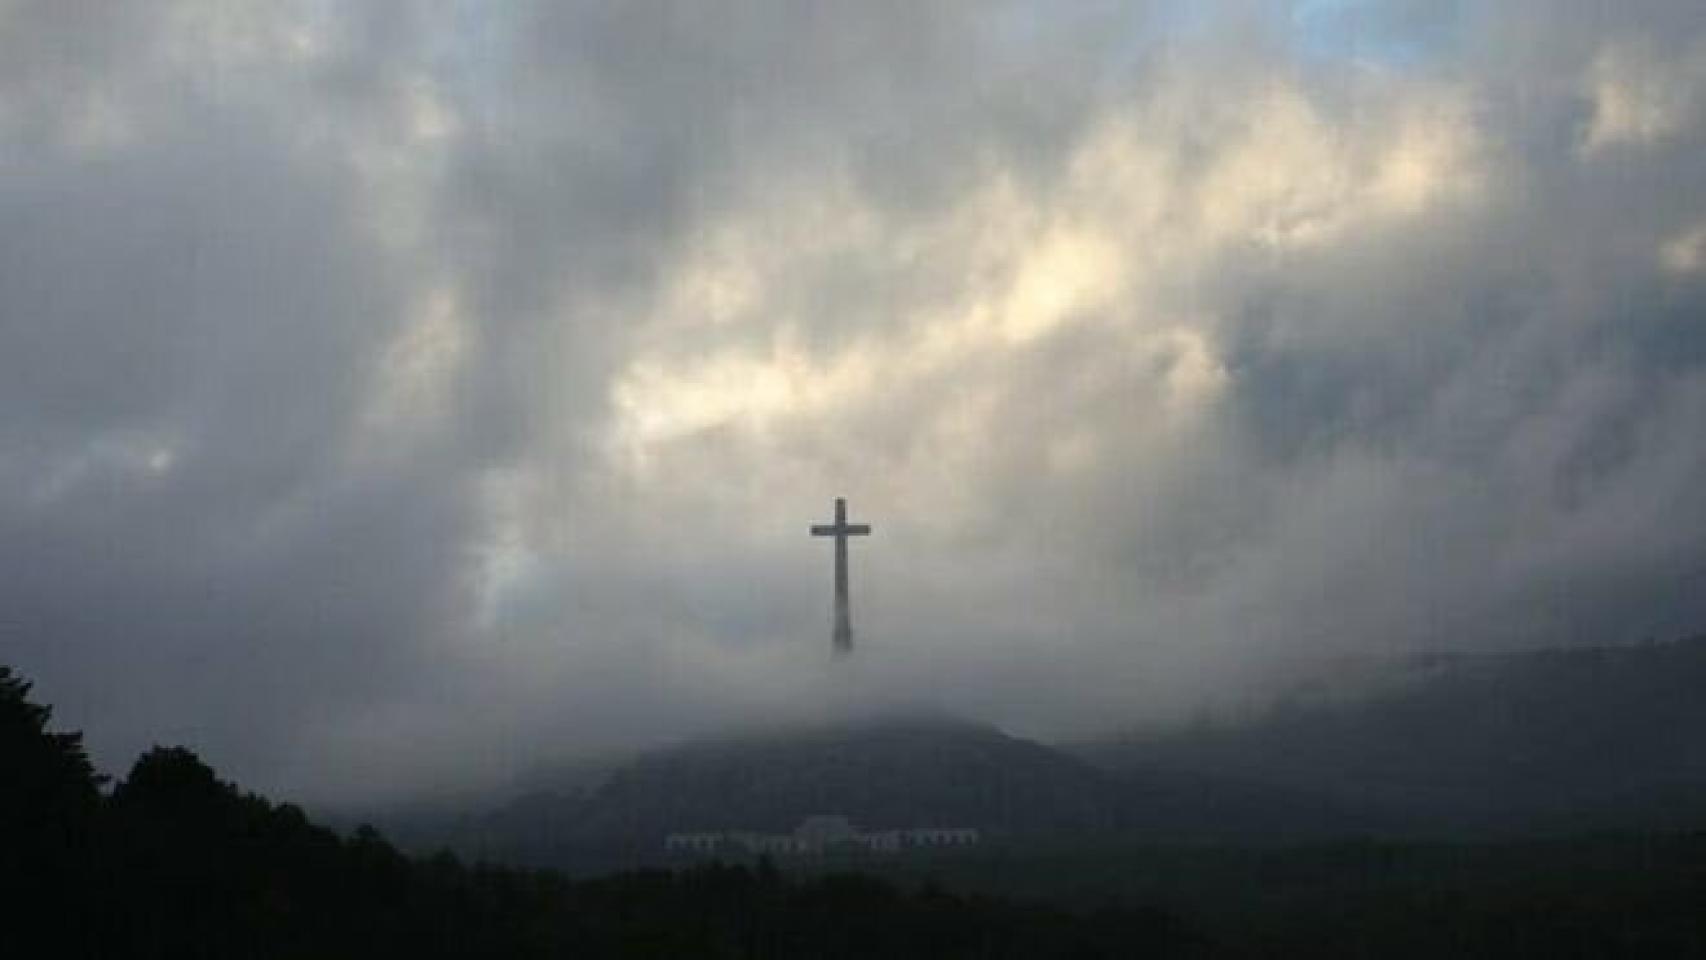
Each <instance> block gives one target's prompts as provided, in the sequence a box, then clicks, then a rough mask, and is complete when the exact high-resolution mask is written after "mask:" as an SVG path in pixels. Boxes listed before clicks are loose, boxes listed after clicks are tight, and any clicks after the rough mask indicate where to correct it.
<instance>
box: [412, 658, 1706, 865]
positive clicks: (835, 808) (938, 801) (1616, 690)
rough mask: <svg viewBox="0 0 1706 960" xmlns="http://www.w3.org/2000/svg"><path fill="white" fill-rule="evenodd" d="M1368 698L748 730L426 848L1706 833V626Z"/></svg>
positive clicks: (1516, 662)
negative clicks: (1125, 714)
mask: <svg viewBox="0 0 1706 960" xmlns="http://www.w3.org/2000/svg"><path fill="white" fill-rule="evenodd" d="M1322 689H1324V688H1322ZM1362 689H1363V692H1362V694H1361V695H1359V696H1354V697H1352V696H1348V695H1346V694H1344V693H1343V691H1336V694H1335V695H1334V696H1332V697H1327V696H1313V697H1312V696H1310V695H1308V694H1307V693H1305V694H1300V695H1299V696H1297V697H1294V698H1292V699H1288V700H1285V701H1282V702H1280V703H1278V704H1276V705H1274V706H1272V707H1271V708H1269V709H1267V710H1265V711H1263V712H1261V713H1259V714H1256V715H1252V716H1249V717H1246V718H1243V719H1241V720H1237V721H1223V722H1220V723H1202V724H1198V725H1194V726H1191V727H1184V728H1177V729H1175V730H1173V731H1172V732H1169V733H1164V734H1153V733H1151V734H1148V735H1145V736H1132V737H1123V738H1108V739H1102V740H1097V741H1087V742H1075V743H1067V744H1061V745H1052V746H1051V745H1046V744H1043V743H1039V742H1036V741H1032V740H1027V739H1023V738H1019V737H1015V736H1012V735H1009V734H1007V733H1004V732H1002V731H1001V730H999V729H996V728H995V727H992V726H989V725H986V724H981V723H977V722H973V721H970V720H965V719H958V718H952V717H947V716H943V715H940V714H919V713H910V714H909V713H904V712H902V713H896V714H891V715H883V714H875V713H873V714H869V715H865V716H862V717H858V718H847V717H844V718H841V719H838V720H835V721H833V722H831V721H821V722H817V723H807V722H800V723H796V724H793V725H777V726H774V727H769V728H747V729H743V730H740V731H737V732H730V733H726V734H723V735H720V736H713V737H707V738H703V739H699V740H694V741H688V742H685V743H681V744H678V745H676V746H673V747H669V748H665V749H660V750H655V751H650V752H646V753H643V754H640V755H637V756H635V757H633V758H630V759H628V760H626V761H623V762H613V763H611V764H610V765H609V766H608V767H605V768H602V769H601V770H599V771H592V770H588V769H579V770H577V771H574V772H573V775H572V776H570V775H565V777H564V778H563V779H562V780H560V781H559V783H558V784H557V785H556V786H554V787H543V788H539V789H533V790H530V791H528V792H526V793H524V794H522V795H521V796H518V797H515V798H514V799H512V800H510V801H508V802H506V803H503V804H501V805H498V806H495V807H493V808H491V809H488V810H485V811H466V812H465V813H466V814H467V815H465V816H463V817H460V818H458V819H457V820H456V821H455V822H454V823H451V822H450V821H446V820H440V821H438V822H436V823H431V824H425V825H421V824H416V825H414V826H415V828H416V830H415V833H414V838H415V839H416V840H417V841H419V842H421V843H437V842H450V843H452V844H453V845H455V846H457V847H458V848H459V849H462V850H464V851H465V852H468V853H470V854H473V855H476V856H483V857H492V858H496V859H500V860H511V861H515V862H523V863H538V864H549V865H556V866H569V867H577V866H579V865H582V864H585V863H593V864H604V863H625V862H636V861H637V862H645V861H647V860H657V859H660V858H661V855H662V852H663V851H662V841H663V838H664V837H665V836H666V835H667V834H670V833H676V832H694V831H709V832H716V831H735V830H748V831H756V832H771V833H781V832H787V831H789V830H791V829H792V828H793V827H794V826H795V825H797V824H798V823H799V822H800V821H801V820H802V819H804V818H805V817H807V816H811V815H816V814H839V815H843V816H847V817H849V818H850V819H851V820H853V821H854V822H855V823H856V824H857V825H859V826H860V827H862V828H866V829H873V830H875V829H894V828H908V827H922V826H937V827H946V826H952V827H974V828H977V829H978V830H979V831H981V832H982V834H983V836H984V837H985V838H986V840H987V841H988V842H991V843H996V844H1005V843H1013V842H1017V843H1031V842H1036V841H1043V840H1046V841H1051V842H1054V841H1058V842H1065V843H1086V844H1092V845H1094V844H1098V843H1104V842H1110V841H1114V840H1121V841H1144V842H1164V843H1175V842H1190V843H1198V842H1238V843H1257V844H1267V843H1289V842H1296V841H1300V840H1320V839H1326V838H1334V837H1338V838H1348V837H1361V836H1389V837H1421V836H1435V837H1467V836H1505V837H1518V836H1529V835H1558V834H1561V833H1565V832H1568V831H1571V830H1580V829H1636V830H1652V829H1694V828H1698V827H1700V826H1701V825H1702V824H1706V748H1703V747H1702V744H1701V740H1700V737H1699V736H1698V733H1699V731H1701V730H1703V729H1706V698H1702V697H1701V695H1700V693H1701V691H1703V690H1706V638H1695V639H1690V640H1682V641H1676V642H1670V643H1654V644H1646V645H1640V646H1631V647H1616V648H1590V649H1580V650H1547V651H1536V652H1526V653H1510V654H1487V655H1425V656H1417V657H1408V658H1403V659H1399V660H1394V661H1391V662H1389V663H1388V664H1387V665H1386V668H1385V670H1384V676H1383V677H1381V678H1380V679H1379V680H1378V682H1375V681H1374V680H1370V681H1369V683H1368V684H1367V685H1366V686H1365V687H1364V688H1362ZM548 779H549V778H544V780H548ZM542 782H543V781H542ZM404 835H405V837H407V836H409V833H408V831H405V832H404Z"/></svg>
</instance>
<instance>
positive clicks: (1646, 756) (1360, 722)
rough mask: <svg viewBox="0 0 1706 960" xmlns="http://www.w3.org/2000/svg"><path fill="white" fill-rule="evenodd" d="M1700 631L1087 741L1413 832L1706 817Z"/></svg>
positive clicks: (1412, 674)
mask: <svg viewBox="0 0 1706 960" xmlns="http://www.w3.org/2000/svg"><path fill="white" fill-rule="evenodd" d="M1702 731H1706V637H1694V638H1691V639H1686V640H1679V641H1675V642H1668V643H1649V644H1644V645H1638V646H1625V647H1594V648H1586V649H1571V650H1541V651H1533V652H1523V653H1506V654H1477V655H1470V654H1441V655H1421V656H1415V657H1409V658H1405V659H1404V660H1402V661H1399V662H1397V663H1394V664H1392V665H1391V669H1390V671H1389V677H1388V678H1387V682H1386V683H1385V684H1384V686H1383V687H1382V688H1380V689H1379V691H1378V692H1375V693H1370V694H1369V695H1367V696H1365V697H1362V698H1353V699H1337V700H1328V699H1314V700H1311V699H1307V698H1301V697H1300V698H1297V699H1294V700H1291V701H1288V702H1284V703H1281V704H1279V705H1277V706H1276V707H1274V708H1273V709H1271V710H1270V711H1268V712H1267V713H1265V714H1264V715H1262V716H1260V717H1259V718H1255V719H1250V720H1246V721H1243V722H1238V723H1225V724H1220V725H1215V724H1203V725H1199V726H1197V727H1195V728H1192V729H1188V730H1182V731H1176V732H1173V733H1170V734H1166V735H1159V736H1157V735H1149V736H1142V737H1130V738H1124V739H1118V738H1116V739H1110V740H1104V741H1100V742H1094V743H1085V744H1079V745H1076V746H1075V747H1074V753H1076V754H1077V755H1079V756H1081V757H1084V758H1085V759H1087V760H1089V761H1091V762H1094V763H1096V764H1097V765H1099V766H1101V767H1103V768H1104V769H1107V770H1110V771H1142V772H1144V773H1145V774H1148V775H1157V776H1171V775H1184V774H1189V775H1208V776H1217V777H1228V778H1235V779H1237V780H1240V781H1243V782H1248V783H1253V784H1261V785H1266V786H1271V787H1276V788H1290V789H1302V790H1308V791H1310V792H1312V793H1315V794H1317V795H1320V796H1322V797H1323V798H1326V799H1329V800H1331V801H1332V802H1333V803H1335V804H1336V805H1339V806H1342V807H1345V808H1349V809H1356V810H1361V811H1364V812H1365V813H1367V814H1368V815H1369V816H1370V817H1371V818H1373V819H1374V820H1376V821H1378V822H1384V823H1386V824H1389V825H1390V826H1392V827H1396V828H1401V829H1405V830H1420V831H1435V832H1463V831H1494V832H1507V833H1508V832H1524V831H1529V832H1534V831H1554V832H1556V831H1560V830H1566V829H1572V828H1615V827H1622V828H1641V829H1652V828H1657V827H1664V826H1673V827H1678V826H1680V827H1697V826H1699V825H1700V824H1701V823H1702V822H1706V737H1703V736H1702Z"/></svg>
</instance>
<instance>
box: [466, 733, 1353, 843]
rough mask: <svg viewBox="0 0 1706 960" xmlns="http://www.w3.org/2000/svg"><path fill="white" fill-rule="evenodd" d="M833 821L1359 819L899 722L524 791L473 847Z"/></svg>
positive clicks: (668, 753) (1080, 830) (1276, 826)
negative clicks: (583, 788)
mask: <svg viewBox="0 0 1706 960" xmlns="http://www.w3.org/2000/svg"><path fill="white" fill-rule="evenodd" d="M825 813H830V814H840V815H844V816H847V817H849V818H850V819H851V820H853V822H854V823H855V824H857V825H858V826H860V827H862V828H865V829H873V830H876V829H889V828H907V827H927V826H935V827H975V828H977V829H978V830H979V831H981V832H982V833H983V835H984V836H985V837H986V838H987V839H989V840H993V841H997V842H999V841H1008V840H1034V839H1044V838H1046V839H1051V840H1072V839H1081V840H1082V839H1095V838H1102V839H1105V838H1107V837H1110V836H1128V837H1140V838H1149V839H1166V840H1184V839H1193V840H1194V839H1225V838H1233V837H1244V838H1250V837H1261V838H1264V839H1266V838H1275V837H1285V838H1290V837H1296V836H1298V835H1300V834H1308V835H1319V834H1320V833H1322V832H1323V831H1324V830H1325V829H1328V828H1329V827H1331V828H1340V827H1343V826H1344V825H1345V824H1347V823H1357V821H1356V820H1355V818H1353V817H1351V816H1350V815H1349V814H1346V813H1344V812H1342V811H1337V810H1333V809H1331V808H1330V806H1329V805H1327V804H1325V803H1323V802H1322V801H1320V800H1319V799H1317V798H1314V797H1311V796H1309V795H1307V794H1305V793H1303V792H1300V791H1295V790H1282V789H1277V788H1272V787H1263V786H1252V785H1248V784H1240V783H1237V782H1235V781H1232V780H1228V779H1226V778H1221V777H1214V776H1205V775H1198V774H1172V775H1169V776H1165V777H1149V776H1142V775H1133V774H1130V773H1123V774H1120V775H1115V774H1112V773H1110V772H1108V771H1106V770H1102V769H1098V768H1097V767H1095V766H1094V765H1092V764H1090V763H1087V762H1085V761H1084V760H1081V759H1079V758H1077V757H1073V756H1071V755H1069V754H1067V753H1064V752H1062V751H1060V750H1056V749H1054V748H1051V747H1047V746H1044V745H1042V744H1039V743H1035V742H1033V741H1029V740H1024V739H1021V738H1018V737H1013V736H1010V735H1008V734H1005V733H1003V732H1001V731H999V730H997V729H995V728H993V727H990V726H986V725H980V724H975V723H971V722H967V721H963V720H953V719H944V718H940V717H896V718H889V719H872V720H866V721H862V722H853V723H843V724H838V725H824V726H818V727H811V728H803V729H789V730H772V731H768V732H764V733H748V734H744V735H739V736H726V737H721V738H715V739H709V740H704V741H699V742H694V743H688V744H684V745H680V746H677V747H674V748H670V749H665V750H660V751H656V752H654V753H650V754H646V755H644V756H641V757H639V758H638V759H636V760H634V761H633V762H631V763H629V764H628V765H626V766H623V767H621V768H619V769H617V770H616V771H615V772H614V773H612V774H611V776H610V777H609V778H608V779H607V780H606V782H605V783H604V784H603V785H602V786H601V787H599V788H598V789H596V790H593V791H591V792H590V793H587V794H569V795H562V794H548V793H536V794H531V795H528V796H525V797H523V798H521V799H519V800H518V801H516V802H515V803H512V804H511V805H510V806H508V807H507V808H505V809H504V810H502V811H499V812H498V813H497V814H496V815H494V816H492V817H490V818H487V819H486V820H485V821H483V822H482V823H481V824H480V825H479V826H478V828H476V829H475V830H474V831H471V832H470V833H469V834H466V835H465V837H464V843H465V844H466V845H467V846H468V847H469V848H470V849H471V850H472V852H474V853H476V854H477V855H481V856H491V857H496V858H500V859H506V860H511V859H513V860H517V861H520V862H529V863H540V864H549V865H553V866H562V867H569V868H575V867H578V866H582V865H584V862H585V861H588V860H590V862H591V863H593V864H595V865H597V866H607V865H609V864H610V863H613V862H632V861H635V860H638V861H644V860H647V859H655V858H657V857H658V856H660V855H661V854H662V845H663V839H664V837H665V836H666V835H667V834H669V833H673V832H693V831H720V830H751V831H759V832H786V831H789V830H791V829H793V827H794V826H795V825H796V824H798V823H799V822H800V821H801V820H802V819H804V818H805V817H807V816H810V815H813V814H825ZM1358 825H1359V826H1366V824H1360V823H1358ZM610 855H619V856H618V858H617V859H615V860H612V859H610V858H609V857H610Z"/></svg>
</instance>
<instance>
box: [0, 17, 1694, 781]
mask: <svg viewBox="0 0 1706 960" xmlns="http://www.w3.org/2000/svg"><path fill="white" fill-rule="evenodd" d="M1702 157H1706V13H1703V12H1702V9H1701V7H1700V4H1699V0H1675V2H1669V3H1664V2H1655V3H1648V2H1620V3H1602V2H1586V0H1582V2H1564V0H1559V2H1550V3H1542V2H1526V0H1511V2H1499V3H1481V2H1464V3H1450V2H1432V0H1409V2H1391V3H1380V2H1361V0H1313V2H1301V0H1300V2H1295V3H1290V4H1286V3H1277V2H1276V3H1227V4H1223V5H1218V6H1216V5H1212V4H1210V5H1205V4H1200V3H1184V2H1172V3H1167V2H1154V3H1148V4H1145V3H1136V2H1133V3H1114V2H1086V3H1078V4H1060V3H1053V2H1048V3H1036V4H1034V5H1027V4H997V3H965V4H960V3H954V2H949V0H933V2H927V3H919V2H910V0H909V2H895V3H878V2H872V3H840V2H833V3H832V2H823V3H797V2H789V3H776V4H763V3H733V2H728V3H724V2H681V3H675V4H667V3H616V2H600V3H590V4H571V3H554V2H552V3H545V2H541V3H522V2H514V3H499V2H482V0H459V2H457V0H444V2H436V3H397V2H368V3H343V2H328V0H304V2H298V3H289V2H278V0H256V2H253V3H245V2H237V0H173V2H167V0H134V2H121V0H88V2H71V0H34V2H32V0H0V662H6V663H10V664H12V665H14V666H16V667H17V668H19V669H20V670H22V671H23V672H24V673H25V674H26V675H28V676H31V677H33V678H35V679H36V680H37V681H38V687H37V692H38V694H39V695H40V696H41V697H42V698H43V699H45V700H48V701H50V702H52V703H54V704H55V705H56V706H57V709H58V714H57V716H58V718H59V719H60V721H61V722H63V723H64V724H66V725H69V726H78V727H84V728H86V729H87V731H88V734H89V740H90V744H91V746H92V748H93V750H94V752H95V755H96V759H97V760H98V762H99V763H100V764H101V765H102V766H103V767H105V768H106V769H108V770H110V771H113V772H116V773H122V772H123V770H124V769H125V768H126V767H127V766H128V764H129V762H130V761H131V759H132V758H133V757H134V756H135V754H136V753H137V752H138V751H139V750H141V749H143V748H145V747H146V746H148V745H149V744H151V743H155V742H163V743H184V744H188V745H190V746H192V747H194V748H195V749H197V750H199V751H201V752H202V754H203V755H204V756H205V757H206V758H207V759H208V760H209V761H210V762H212V763H213V764H214V765H215V766H216V767H218V768H219V769H220V770H221V772H222V773H224V774H226V775H228V776H232V777H234V778H237V779H238V780H240V781H241V782H242V783H243V784H244V785H246V786H250V787H253V788H257V789H262V790H265V791H267V792H269V793H272V794H274V795H277V796H281V797H291V798H297V799H303V800H307V801H310V802H320V803H344V802H370V801H380V800H386V799H394V798H402V797H408V796H412V795H415V794H419V793H431V792H442V791H446V790H460V789H476V788H481V787H487V786H493V785H500V784H502V783H504V782H506V781H508V780H509V778H512V777H514V776H516V775H518V774H520V773H523V772H525V771H526V770H528V769H530V768H532V767H534V766H536V765H538V764H541V763H546V762H550V761H554V760H557V759H561V758H564V757H572V756H575V755H577V754H580V753H583V752H587V751H595V750H607V749H614V748H628V747H632V746H637V745H643V744H648V743H654V742H658V741H660V740H665V739H669V738H674V737H681V736H687V735H691V734H693V733H695V732H697V731H704V730H711V729H717V728H720V727H723V726H726V725H729V724H735V723H742V722H750V721H751V720H752V719H753V718H755V717H770V716H782V715H787V716H802V715H803V716H811V715H813V713H814V711H824V710H828V711H837V710H844V709H855V708H856V707H858V706H863V705H890V706H911V705H918V704H928V705H933V706H936V707H939V708H942V709H947V710H951V711H954V712H957V713H961V714H966V715H970V716H974V717H979V718H982V719H985V720H989V721H992V722H995V723H998V724H1000V725H1002V726H1004V727H1005V728H1007V729H1009V730H1012V731H1014V732H1017V733H1022V734H1028V735H1035V736H1043V737H1061V736H1080V735H1084V734H1089V733H1094V732H1097V731H1099V730H1106V729H1113V728H1123V727H1129V726H1132V725H1141V724H1152V723H1164V722H1169V721H1171V720H1175V719H1177V718H1179V717H1186V716H1190V715H1192V714H1193V713H1196V712H1198V711H1200V710H1203V709H1209V710H1227V709H1233V708H1234V707H1235V706H1236V705H1237V704H1240V703H1245V702H1248V701H1249V700H1250V699H1251V698H1255V697H1259V696H1261V695H1262V692H1263V691H1266V690H1271V689H1274V688H1275V687H1276V686H1283V685H1284V684H1286V683H1290V682H1292V681H1293V680H1294V679H1295V678H1296V677H1297V676H1299V675H1302V674H1307V673H1308V672H1309V671H1311V670H1314V669H1318V668H1320V667H1321V665H1324V664H1331V663H1335V662H1339V661H1341V660H1342V659H1343V658H1346V657H1361V656H1386V655H1391V654H1398V653H1403V652H1407V651H1415V650H1436V649H1495V648H1496V649H1509V648H1515V647H1531V646H1539V645H1548V644H1582V643H1599V642H1629V641H1635V640H1640V639H1643V638H1646V637H1648V636H1656V637H1661V638H1665V637H1672V636H1675V635H1678V634H1682V633H1687V632H1691V631H1699V630H1701V629H1706V161H1703V160H1702ZM837 495H844V496H846V497H848V498H849V500H850V507H851V512H852V518H853V519H854V520H855V521H862V522H868V523H871V524H872V525H873V526H874V527H875V535H874V536H872V537H870V538H868V539H863V540H859V541H856V542H855V543H854V544H853V546H852V553H853V571H852V572H853V598H854V627H855V631H856V634H857V643H858V650H857V652H856V654H855V656H854V657H853V658H852V659H851V660H850V661H847V662H844V663H839V664H833V663H831V662H829V656H828V655H829V616H830V549H829V545H828V544H827V543H826V542H825V541H822V540H813V539H812V538H810V537H809V536H807V527H808V526H809V525H810V524H812V523H814V522H824V521H826V520H827V519H828V518H829V513H830V510H831V500H832V498H833V497H834V496H837Z"/></svg>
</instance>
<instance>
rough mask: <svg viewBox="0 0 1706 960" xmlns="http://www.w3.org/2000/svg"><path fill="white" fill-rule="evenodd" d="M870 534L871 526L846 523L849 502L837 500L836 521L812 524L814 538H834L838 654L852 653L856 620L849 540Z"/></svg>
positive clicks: (836, 650) (840, 498) (837, 498)
mask: <svg viewBox="0 0 1706 960" xmlns="http://www.w3.org/2000/svg"><path fill="white" fill-rule="evenodd" d="M870 534H871V525H870V524H868V523H848V522H847V501H846V499H845V498H842V497H836V498H835V522H834V523H816V524H812V536H814V537H834V538H835V655H836V656H838V657H839V656H845V655H846V654H848V653H851V652H852V651H853V617H852V615H851V614H850V613H849V612H848V610H847V538H848V537H866V536H870Z"/></svg>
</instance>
